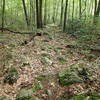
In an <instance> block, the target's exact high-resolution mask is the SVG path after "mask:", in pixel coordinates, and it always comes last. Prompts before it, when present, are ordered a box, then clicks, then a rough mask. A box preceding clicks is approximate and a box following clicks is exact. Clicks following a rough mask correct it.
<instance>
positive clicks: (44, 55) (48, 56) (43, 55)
mask: <svg viewBox="0 0 100 100" xmlns="http://www.w3.org/2000/svg"><path fill="white" fill-rule="evenodd" d="M41 56H42V57H47V58H49V59H50V58H51V55H50V54H47V53H42V54H41Z"/></svg>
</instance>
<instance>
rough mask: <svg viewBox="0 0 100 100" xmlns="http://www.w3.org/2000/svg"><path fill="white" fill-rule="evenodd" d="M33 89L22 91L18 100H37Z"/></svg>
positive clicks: (18, 95)
mask: <svg viewBox="0 0 100 100" xmlns="http://www.w3.org/2000/svg"><path fill="white" fill-rule="evenodd" d="M32 95H33V91H32V89H21V90H20V91H19V93H18V94H17V97H16V100H35V98H34V96H32Z"/></svg>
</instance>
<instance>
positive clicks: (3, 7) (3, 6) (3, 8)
mask: <svg viewBox="0 0 100 100" xmlns="http://www.w3.org/2000/svg"><path fill="white" fill-rule="evenodd" d="M4 14H5V0H3V4H2V32H3V28H4Z"/></svg>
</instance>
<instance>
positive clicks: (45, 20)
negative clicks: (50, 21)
mask: <svg viewBox="0 0 100 100" xmlns="http://www.w3.org/2000/svg"><path fill="white" fill-rule="evenodd" d="M46 23H47V0H45V8H44V25H46Z"/></svg>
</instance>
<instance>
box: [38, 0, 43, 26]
mask: <svg viewBox="0 0 100 100" xmlns="http://www.w3.org/2000/svg"><path fill="white" fill-rule="evenodd" d="M39 5H40V6H39V7H40V8H39V9H40V10H39V11H40V12H39V13H40V17H39V18H40V28H42V27H43V25H42V0H40V2H39Z"/></svg>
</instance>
